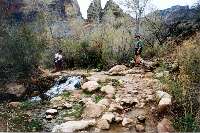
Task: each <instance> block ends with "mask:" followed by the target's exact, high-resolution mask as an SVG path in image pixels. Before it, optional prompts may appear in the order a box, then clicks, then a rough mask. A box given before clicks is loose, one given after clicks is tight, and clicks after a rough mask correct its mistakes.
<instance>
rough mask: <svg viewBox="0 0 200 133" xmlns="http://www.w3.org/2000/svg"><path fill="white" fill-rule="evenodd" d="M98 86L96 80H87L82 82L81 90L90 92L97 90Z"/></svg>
mask: <svg viewBox="0 0 200 133" xmlns="http://www.w3.org/2000/svg"><path fill="white" fill-rule="evenodd" d="M99 87H100V85H99V84H98V83H97V81H88V82H86V83H84V84H83V85H82V87H81V88H82V89H83V90H86V91H89V92H92V91H95V90H97V89H98V88H99Z"/></svg>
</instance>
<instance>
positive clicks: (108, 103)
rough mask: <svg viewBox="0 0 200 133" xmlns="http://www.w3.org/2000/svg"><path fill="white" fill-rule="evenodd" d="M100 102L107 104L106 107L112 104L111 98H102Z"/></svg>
mask: <svg viewBox="0 0 200 133" xmlns="http://www.w3.org/2000/svg"><path fill="white" fill-rule="evenodd" d="M98 104H100V105H105V106H106V107H108V106H109V105H110V100H109V99H105V98H104V99H102V100H100V101H99V102H98Z"/></svg>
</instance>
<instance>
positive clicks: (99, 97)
mask: <svg viewBox="0 0 200 133" xmlns="http://www.w3.org/2000/svg"><path fill="white" fill-rule="evenodd" d="M103 98H104V97H103V96H101V95H96V96H95V103H98V102H99V101H101V100H102V99H103Z"/></svg>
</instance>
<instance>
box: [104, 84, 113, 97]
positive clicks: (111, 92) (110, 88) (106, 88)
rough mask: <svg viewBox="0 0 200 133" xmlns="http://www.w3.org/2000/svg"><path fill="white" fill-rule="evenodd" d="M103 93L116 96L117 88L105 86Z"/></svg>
mask: <svg viewBox="0 0 200 133" xmlns="http://www.w3.org/2000/svg"><path fill="white" fill-rule="evenodd" d="M101 91H102V92H105V93H106V94H108V95H109V94H112V95H113V94H115V88H114V87H113V86H112V85H106V86H103V87H102V88H101Z"/></svg>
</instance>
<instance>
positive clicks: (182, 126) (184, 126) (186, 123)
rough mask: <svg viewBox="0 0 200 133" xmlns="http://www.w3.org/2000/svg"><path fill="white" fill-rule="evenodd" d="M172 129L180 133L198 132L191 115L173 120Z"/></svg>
mask: <svg viewBox="0 0 200 133" xmlns="http://www.w3.org/2000/svg"><path fill="white" fill-rule="evenodd" d="M173 123H174V127H175V128H176V129H179V131H180V132H198V131H200V129H199V126H198V124H197V123H196V121H195V118H194V116H193V115H192V114H185V115H184V116H182V117H179V118H176V119H175V120H174V122H173Z"/></svg>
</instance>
